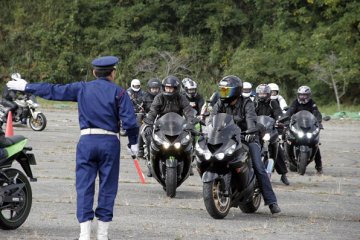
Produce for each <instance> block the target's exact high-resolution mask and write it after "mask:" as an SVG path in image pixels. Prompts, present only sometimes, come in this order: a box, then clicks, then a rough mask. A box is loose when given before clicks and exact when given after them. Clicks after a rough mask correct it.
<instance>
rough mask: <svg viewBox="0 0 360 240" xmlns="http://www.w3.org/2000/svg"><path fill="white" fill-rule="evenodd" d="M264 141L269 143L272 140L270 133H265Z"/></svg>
mask: <svg viewBox="0 0 360 240" xmlns="http://www.w3.org/2000/svg"><path fill="white" fill-rule="evenodd" d="M263 140H264V141H269V140H270V133H265V135H264V136H263Z"/></svg>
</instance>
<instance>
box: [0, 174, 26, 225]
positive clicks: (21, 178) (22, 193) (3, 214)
mask: <svg viewBox="0 0 360 240" xmlns="http://www.w3.org/2000/svg"><path fill="white" fill-rule="evenodd" d="M4 173H5V174H6V175H7V176H8V177H9V178H10V181H5V182H1V181H0V187H5V186H9V185H11V184H14V183H15V184H24V186H23V187H22V188H21V189H20V190H18V189H16V190H11V192H5V194H4V195H5V196H12V197H13V198H19V199H21V200H22V201H18V202H10V203H8V202H5V203H2V204H1V205H0V228H2V229H5V230H12V229H16V228H18V227H20V226H21V225H22V224H23V223H24V222H25V220H26V219H27V217H28V216H29V213H30V209H31V204H32V192H31V186H30V183H29V181H28V179H27V177H26V176H25V175H24V174H23V173H22V172H21V171H19V170H17V169H6V170H4ZM14 181H15V182H14ZM17 190H18V192H17V193H15V192H16V191H17Z"/></svg>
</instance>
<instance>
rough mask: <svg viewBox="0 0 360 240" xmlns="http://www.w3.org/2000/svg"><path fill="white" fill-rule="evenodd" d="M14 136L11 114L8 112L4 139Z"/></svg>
mask: <svg viewBox="0 0 360 240" xmlns="http://www.w3.org/2000/svg"><path fill="white" fill-rule="evenodd" d="M11 136H14V129H13V123H12V113H11V111H9V113H8V117H7V122H6V131H5V137H11Z"/></svg>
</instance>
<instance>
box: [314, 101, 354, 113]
mask: <svg viewBox="0 0 360 240" xmlns="http://www.w3.org/2000/svg"><path fill="white" fill-rule="evenodd" d="M318 107H319V110H320V112H321V113H322V114H323V115H332V114H334V113H336V112H339V111H338V110H337V106H336V104H332V105H324V106H318ZM340 111H341V112H360V105H341V110H340Z"/></svg>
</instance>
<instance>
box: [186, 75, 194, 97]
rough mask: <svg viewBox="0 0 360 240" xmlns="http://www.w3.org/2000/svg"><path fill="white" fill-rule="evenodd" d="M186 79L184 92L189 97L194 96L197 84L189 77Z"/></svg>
mask: <svg viewBox="0 0 360 240" xmlns="http://www.w3.org/2000/svg"><path fill="white" fill-rule="evenodd" d="M188 79H189V80H188V81H186V82H185V84H184V89H185V93H186V95H187V96H188V97H189V98H194V97H196V95H197V84H196V82H195V81H193V80H191V79H190V78H188Z"/></svg>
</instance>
